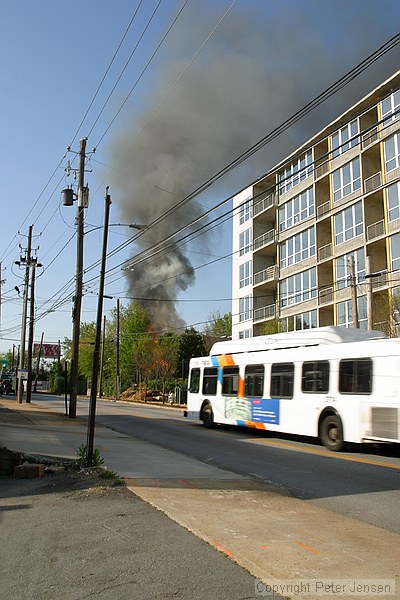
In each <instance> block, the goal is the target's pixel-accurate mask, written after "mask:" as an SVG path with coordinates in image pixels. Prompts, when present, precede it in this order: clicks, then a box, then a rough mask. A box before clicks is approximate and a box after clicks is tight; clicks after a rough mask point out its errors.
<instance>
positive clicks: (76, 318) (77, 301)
mask: <svg viewBox="0 0 400 600" xmlns="http://www.w3.org/2000/svg"><path fill="white" fill-rule="evenodd" d="M85 158H86V138H84V139H82V140H81V141H80V148H79V175H78V206H77V212H76V227H77V237H76V278H75V296H74V308H73V315H72V319H73V328H72V353H71V381H70V386H71V393H70V401H69V417H70V418H71V419H75V418H76V400H77V396H78V376H79V370H78V361H79V336H80V328H81V308H82V281H83V235H84V209H85V198H84V196H85Z"/></svg>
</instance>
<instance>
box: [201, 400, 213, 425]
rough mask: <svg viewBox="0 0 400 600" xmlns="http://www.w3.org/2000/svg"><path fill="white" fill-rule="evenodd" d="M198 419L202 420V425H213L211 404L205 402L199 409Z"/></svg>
mask: <svg viewBox="0 0 400 600" xmlns="http://www.w3.org/2000/svg"><path fill="white" fill-rule="evenodd" d="M200 419H201V420H202V421H203V425H204V427H206V428H207V429H212V428H213V427H214V426H215V425H214V413H213V409H212V408H211V404H205V405H204V406H203V408H202V409H201V414H200Z"/></svg>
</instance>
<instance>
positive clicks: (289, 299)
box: [280, 267, 317, 308]
mask: <svg viewBox="0 0 400 600" xmlns="http://www.w3.org/2000/svg"><path fill="white" fill-rule="evenodd" d="M280 295H281V301H280V304H281V307H282V308H284V307H285V306H291V305H292V304H298V303H299V302H305V301H306V300H311V299H312V298H316V296H317V271H316V269H315V267H313V268H312V269H308V271H303V272H302V273H297V274H296V275H293V276H292V277H287V279H284V280H283V281H282V282H281V285H280Z"/></svg>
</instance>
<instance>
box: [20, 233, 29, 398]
mask: <svg viewBox="0 0 400 600" xmlns="http://www.w3.org/2000/svg"><path fill="white" fill-rule="evenodd" d="M32 229H33V225H30V226H29V233H28V248H27V250H26V258H25V259H23V258H22V256H21V260H20V261H19V263H18V264H19V265H21V264H22V263H26V268H25V280H24V297H23V300H22V323H21V342H20V355H19V378H18V380H17V381H18V388H17V402H18V404H22V395H23V392H24V386H23V383H22V378H21V371H23V369H24V366H25V341H26V313H27V309H28V286H29V271H30V263H31V251H32ZM17 262H18V261H17Z"/></svg>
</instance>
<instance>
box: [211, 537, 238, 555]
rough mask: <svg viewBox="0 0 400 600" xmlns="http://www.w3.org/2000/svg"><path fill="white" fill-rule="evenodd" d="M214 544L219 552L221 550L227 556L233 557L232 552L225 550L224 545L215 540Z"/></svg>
mask: <svg viewBox="0 0 400 600" xmlns="http://www.w3.org/2000/svg"><path fill="white" fill-rule="evenodd" d="M213 544H214V546H216V547H217V548H218V549H219V550H221V551H222V552H223V553H224V554H226V555H227V556H233V552H230V551H229V550H227V549H226V548H224V547H223V546H222V544H220V543H219V542H218V541H217V540H213Z"/></svg>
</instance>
